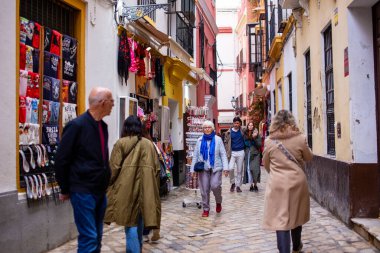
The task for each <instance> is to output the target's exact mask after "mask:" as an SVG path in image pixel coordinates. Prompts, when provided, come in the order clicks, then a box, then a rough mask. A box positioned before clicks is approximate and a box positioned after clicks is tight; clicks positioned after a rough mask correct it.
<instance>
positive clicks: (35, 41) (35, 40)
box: [32, 22, 41, 48]
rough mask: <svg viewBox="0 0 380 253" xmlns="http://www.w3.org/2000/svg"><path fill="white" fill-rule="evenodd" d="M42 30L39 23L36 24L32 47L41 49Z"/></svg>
mask: <svg viewBox="0 0 380 253" xmlns="http://www.w3.org/2000/svg"><path fill="white" fill-rule="evenodd" d="M40 30H41V25H40V24H38V23H37V22H34V31H33V38H32V46H33V47H34V48H40Z"/></svg>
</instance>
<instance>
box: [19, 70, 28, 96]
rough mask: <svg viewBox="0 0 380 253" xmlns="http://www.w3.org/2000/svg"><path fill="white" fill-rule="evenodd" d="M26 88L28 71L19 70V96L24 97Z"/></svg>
mask: <svg viewBox="0 0 380 253" xmlns="http://www.w3.org/2000/svg"><path fill="white" fill-rule="evenodd" d="M27 88H28V71H26V70H20V91H19V93H20V94H19V95H20V96H24V97H25V96H26V90H27Z"/></svg>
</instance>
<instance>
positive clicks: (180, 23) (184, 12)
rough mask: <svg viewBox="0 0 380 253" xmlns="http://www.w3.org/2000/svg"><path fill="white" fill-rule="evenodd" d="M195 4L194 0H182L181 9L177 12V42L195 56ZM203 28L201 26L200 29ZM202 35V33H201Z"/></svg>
mask: <svg viewBox="0 0 380 253" xmlns="http://www.w3.org/2000/svg"><path fill="white" fill-rule="evenodd" d="M194 13H195V5H194V0H182V2H181V11H177V12H176V16H177V17H176V22H177V35H176V36H177V42H178V43H179V44H180V45H181V46H182V47H183V48H184V49H185V50H186V52H188V53H189V54H190V55H191V56H194V55H193V54H194V47H193V37H194V33H193V28H194V22H195V15H194ZM199 30H201V28H200V29H199ZM203 33H204V31H203ZM200 36H202V35H200ZM203 36H204V35H203Z"/></svg>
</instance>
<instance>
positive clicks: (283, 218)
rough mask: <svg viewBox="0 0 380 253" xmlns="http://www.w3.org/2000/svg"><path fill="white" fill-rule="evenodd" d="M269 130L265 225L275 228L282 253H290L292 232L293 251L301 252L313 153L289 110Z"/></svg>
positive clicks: (267, 227)
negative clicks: (307, 167) (306, 168)
mask: <svg viewBox="0 0 380 253" xmlns="http://www.w3.org/2000/svg"><path fill="white" fill-rule="evenodd" d="M269 133H270V135H269V138H268V139H267V140H266V142H265V146H264V153H263V163H264V166H265V169H266V170H267V171H268V173H269V177H268V182H267V186H266V191H265V204H264V218H263V228H264V229H267V230H274V231H276V234H277V247H278V249H279V251H280V253H289V252H290V231H291V237H292V242H293V252H300V250H301V249H302V246H303V245H302V242H301V232H302V225H303V224H305V223H306V222H308V221H309V219H310V200H309V189H308V185H307V181H306V176H305V173H304V171H303V168H304V165H305V161H309V160H311V159H312V157H313V153H312V152H311V150H310V148H309V146H308V145H307V141H306V137H305V136H304V135H302V134H301V133H300V131H299V129H298V127H297V125H296V122H295V119H294V117H293V115H292V114H291V113H290V112H288V111H286V110H281V111H279V112H278V113H277V114H276V115H275V116H274V118H273V120H272V124H271V126H270V129H269Z"/></svg>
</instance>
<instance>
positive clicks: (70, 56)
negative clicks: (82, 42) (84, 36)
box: [62, 35, 77, 61]
mask: <svg viewBox="0 0 380 253" xmlns="http://www.w3.org/2000/svg"><path fill="white" fill-rule="evenodd" d="M62 57H63V59H66V60H71V61H76V59H77V40H76V39H74V38H72V37H70V36H68V35H63V37H62Z"/></svg>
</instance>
